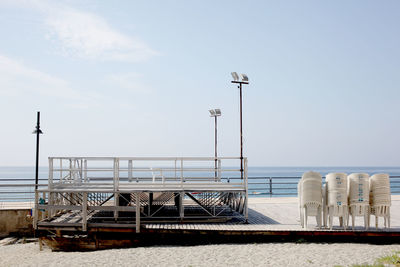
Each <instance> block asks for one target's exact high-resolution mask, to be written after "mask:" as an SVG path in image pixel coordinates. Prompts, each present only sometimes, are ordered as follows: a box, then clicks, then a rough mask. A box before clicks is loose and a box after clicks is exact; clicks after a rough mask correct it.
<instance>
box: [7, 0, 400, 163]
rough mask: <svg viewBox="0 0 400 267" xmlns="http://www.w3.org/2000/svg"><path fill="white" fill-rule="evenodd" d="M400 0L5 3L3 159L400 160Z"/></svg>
mask: <svg viewBox="0 0 400 267" xmlns="http://www.w3.org/2000/svg"><path fill="white" fill-rule="evenodd" d="M399 14H400V2H399V1H364V0H363V1H297V0H296V1H232V0H230V1H183V0H182V1H161V0H160V1H94V0H93V1H89V0H85V1H78V0H76V1H14V0H13V1H11V0H10V1H4V0H1V1H0V36H1V37H0V112H1V116H0V126H1V138H0V166H10V165H34V157H35V136H34V135H32V134H31V132H32V130H33V129H34V126H35V122H36V111H38V110H40V111H41V115H42V124H41V125H42V129H43V131H44V133H45V134H44V135H42V137H41V164H42V165H47V157H49V156H212V155H213V153H214V139H213V138H214V136H213V130H214V129H213V127H214V122H213V120H212V119H211V118H210V117H209V115H208V109H209V108H221V110H222V117H220V119H219V152H220V153H219V154H220V155H221V156H239V149H240V147H239V144H240V143H239V93H238V89H237V88H236V87H235V86H234V85H233V84H231V83H230V80H231V76H230V72H231V71H237V72H239V73H241V72H242V73H246V74H248V76H249V79H250V84H249V86H246V87H245V88H244V90H243V96H244V107H243V108H244V113H243V120H244V138H245V143H244V144H245V156H247V157H248V159H249V164H250V165H252V166H310V165H312V166H317V165H319V166H337V165H348V166H351V165H359V166H382V165H388V166H398V165H399V164H400V155H399V154H400V153H399V151H400V108H399V103H400V92H399V91H400V90H399V87H400V16H399Z"/></svg>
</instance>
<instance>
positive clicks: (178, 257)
mask: <svg viewBox="0 0 400 267" xmlns="http://www.w3.org/2000/svg"><path fill="white" fill-rule="evenodd" d="M396 251H400V245H370V244H353V243H347V244H343V243H334V244H316V243H312V244H296V243H270V244H248V245H205V246H182V247H177V246H160V247H139V248H129V249H111V250H102V251H94V252H52V251H51V250H50V249H48V248H44V250H43V251H39V246H38V244H37V243H28V244H13V245H7V246H1V247H0V266H66V265H68V266H121V265H123V266H127V265H128V266H155V265H157V266H335V265H342V266H349V265H352V264H366V263H368V264H372V263H374V261H375V260H376V258H378V257H381V256H384V255H390V254H392V253H393V252H396Z"/></svg>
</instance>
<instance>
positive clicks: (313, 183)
mask: <svg viewBox="0 0 400 267" xmlns="http://www.w3.org/2000/svg"><path fill="white" fill-rule="evenodd" d="M298 194H299V204H300V220H301V226H302V227H307V218H308V216H315V217H316V220H317V226H318V227H319V228H320V227H321V219H322V216H321V215H322V176H321V174H319V173H317V172H306V173H304V174H303V176H302V178H301V180H300V181H299V184H298Z"/></svg>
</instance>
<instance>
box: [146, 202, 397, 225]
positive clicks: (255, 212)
mask: <svg viewBox="0 0 400 267" xmlns="http://www.w3.org/2000/svg"><path fill="white" fill-rule="evenodd" d="M333 223H334V227H333V230H332V231H343V232H344V230H343V228H342V227H339V220H338V219H337V218H335V219H334V222H333ZM370 224H371V227H370V229H369V230H368V231H371V232H399V233H400V196H392V207H391V227H390V229H385V228H383V218H379V227H378V230H376V229H375V217H374V216H371V223H370ZM142 227H143V228H144V229H164V230H172V229H174V230H198V231H202V230H211V231H309V230H312V231H323V232H326V231H328V232H329V231H330V230H329V229H318V228H317V225H316V221H315V220H314V219H313V217H309V225H308V228H307V229H303V228H301V226H300V219H299V208H298V200H297V198H295V197H293V198H283V197H282V198H249V221H248V224H244V223H243V222H238V221H233V222H226V223H196V224H190V223H189V224H182V223H172V224H171V223H166V224H145V225H143V226H142ZM347 231H353V230H352V229H351V222H350V225H349V228H348V229H347ZM354 231H362V232H365V229H364V221H363V218H362V217H357V218H356V227H355V229H354Z"/></svg>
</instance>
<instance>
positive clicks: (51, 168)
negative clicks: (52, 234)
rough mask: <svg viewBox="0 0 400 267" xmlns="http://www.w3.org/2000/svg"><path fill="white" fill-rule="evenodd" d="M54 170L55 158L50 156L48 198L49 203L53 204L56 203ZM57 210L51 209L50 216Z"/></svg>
mask: <svg viewBox="0 0 400 267" xmlns="http://www.w3.org/2000/svg"><path fill="white" fill-rule="evenodd" d="M53 172H54V166H53V158H49V199H48V205H49V206H52V205H54V193H53V174H54V173H53ZM55 212H56V211H55V210H53V209H50V211H49V216H50V217H53V215H54V214H55Z"/></svg>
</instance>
